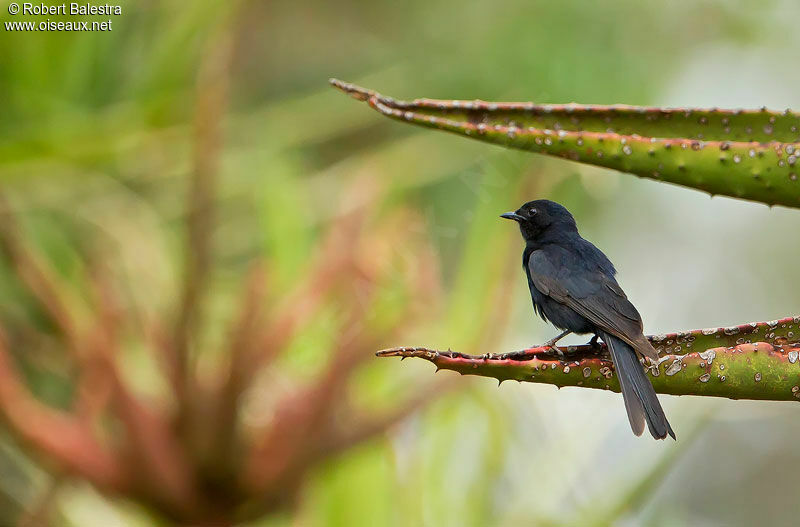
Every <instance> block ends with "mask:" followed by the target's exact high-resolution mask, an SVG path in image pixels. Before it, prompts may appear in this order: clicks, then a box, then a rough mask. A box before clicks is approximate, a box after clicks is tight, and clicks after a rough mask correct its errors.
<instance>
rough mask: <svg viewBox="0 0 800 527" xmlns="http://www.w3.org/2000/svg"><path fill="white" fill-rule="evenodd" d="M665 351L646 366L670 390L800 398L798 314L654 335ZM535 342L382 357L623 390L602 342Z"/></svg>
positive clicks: (658, 385) (400, 351)
mask: <svg viewBox="0 0 800 527" xmlns="http://www.w3.org/2000/svg"><path fill="white" fill-rule="evenodd" d="M648 338H649V339H650V340H651V342H652V343H653V345H654V346H655V348H656V350H657V351H658V352H659V361H658V364H657V365H652V366H650V367H649V368H648V370H649V374H650V380H651V381H652V383H653V387H654V388H655V390H656V391H657V392H659V393H667V394H671V395H705V396H710V397H726V398H729V399H761V400H770V401H793V400H797V399H800V360H798V357H799V356H800V316H797V317H788V318H784V319H781V320H773V321H770V322H753V323H751V324H743V325H740V326H732V327H726V328H711V329H702V330H695V331H684V332H680V333H670V334H664V335H655V336H651V337H648ZM561 350H562V351H563V352H564V353H565V354H566V356H567V357H566V359H565V360H559V359H558V357H556V356H555V355H554V354H552V353H551V350H547V349H544V348H531V349H527V350H523V351H518V352H513V353H505V354H496V355H495V354H487V355H474V356H473V355H464V354H461V353H457V352H452V351H436V350H432V349H428V348H392V349H388V350H383V351H379V352H378V356H379V357H403V358H405V357H418V358H422V359H425V360H428V361H430V362H432V363H433V364H435V365H436V368H437V370H439V369H443V370H453V371H457V372H459V373H461V374H463V375H479V376H483V377H493V378H495V379H498V380H499V381H500V382H503V381H506V380H516V381H520V382H523V381H524V382H538V383H546V384H555V385H556V386H559V387H561V386H583V387H585V388H598V389H605V390H612V391H615V392H619V383H618V381H617V379H616V376H615V375H614V367H613V364H612V363H611V361H610V360H609V359H608V355H607V353H605V350H604V349H601V350H597V349H593V348H591V347H589V346H588V345H584V346H570V347H565V348H561Z"/></svg>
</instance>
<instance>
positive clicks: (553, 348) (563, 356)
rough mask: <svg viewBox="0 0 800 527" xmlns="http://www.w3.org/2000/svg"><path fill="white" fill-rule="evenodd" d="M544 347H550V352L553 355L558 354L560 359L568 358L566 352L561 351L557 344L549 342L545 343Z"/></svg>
mask: <svg viewBox="0 0 800 527" xmlns="http://www.w3.org/2000/svg"><path fill="white" fill-rule="evenodd" d="M544 347H546V348H547V349H549V350H550V353H552V354H553V355H556V356H558V358H559V359H560V360H562V361H563V360H564V359H566V358H567V357H566V355H564V352H563V351H561V350H560V349H558V348H557V347H555V346H554V345H552V344H549V345H548V344H545V345H544Z"/></svg>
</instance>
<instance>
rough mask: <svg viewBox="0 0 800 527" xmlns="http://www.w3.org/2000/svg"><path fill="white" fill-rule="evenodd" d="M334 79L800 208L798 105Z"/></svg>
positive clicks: (463, 124)
mask: <svg viewBox="0 0 800 527" xmlns="http://www.w3.org/2000/svg"><path fill="white" fill-rule="evenodd" d="M330 82H331V84H332V85H333V86H335V87H336V88H338V89H340V90H342V91H344V92H345V93H347V94H349V95H351V96H352V97H354V98H356V99H358V100H361V101H365V102H367V103H368V104H369V105H370V106H371V107H372V108H374V109H375V110H377V111H379V112H380V113H382V114H383V115H385V116H387V117H391V118H393V119H397V120H400V121H405V122H409V123H413V124H417V125H421V126H427V127H430V128H435V129H438V130H445V131H448V132H453V133H457V134H460V135H465V136H468V137H472V138H474V139H478V140H481V141H485V142H488V143H495V144H499V145H503V146H507V147H511V148H518V149H521V150H529V151H531V152H537V153H542V154H548V155H554V156H559V157H564V158H566V159H570V160H573V161H578V162H581V163H588V164H592V165H597V166H602V167H607V168H612V169H616V170H620V171H623V172H629V173H632V174H635V175H637V176H641V177H646V178H651V179H655V180H658V181H665V182H668V183H674V184H678V185H683V186H686V187H691V188H695V189H699V190H704V191H706V192H708V193H710V194H712V195H714V194H720V195H725V196H731V197H734V198H741V199H747V200H751V201H758V202H762V203H766V204H768V205H785V206H788V207H800V181H799V180H798V172H800V165H797V161H798V158H799V157H800V150H799V149H800V114H798V113H796V112H790V111H789V110H786V111H784V112H773V111H768V110H767V109H766V108H762V109H760V110H724V109H717V108H711V109H696V108H656V107H643V106H627V105H614V106H596V105H581V104H574V103H573V104H554V105H543V104H534V103H530V102H521V103H497V102H485V101H480V100H474V101H458V100H435V99H416V100H413V101H400V100H395V99H393V98H391V97H386V96H384V95H381V94H380V93H377V92H375V91H372V90H368V89H366V88H362V87H360V86H356V85H353V84H348V83H345V82H342V81H339V80H336V79H331V81H330Z"/></svg>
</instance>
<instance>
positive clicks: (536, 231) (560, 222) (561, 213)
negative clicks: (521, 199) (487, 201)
mask: <svg viewBox="0 0 800 527" xmlns="http://www.w3.org/2000/svg"><path fill="white" fill-rule="evenodd" d="M500 217H501V218H505V219H507V220H514V221H516V222H517V223H519V230H520V232H522V237H523V238H525V240H536V239H537V238H539V237H540V236H542V235H543V234H545V233H547V232H550V231H552V230H554V229H557V230H558V231H560V232H578V227H577V226H576V225H575V218H573V217H572V214H570V212H569V211H568V210H567V209H566V208H564V207H563V206H562V205H559V204H558V203H556V202H555V201H550V200H546V199H537V200H535V201H529V202H528V203H526V204H524V205H523V206H521V207H520V208H518V209H517V210H516V211H514V212H506V213H505V214H501V215H500Z"/></svg>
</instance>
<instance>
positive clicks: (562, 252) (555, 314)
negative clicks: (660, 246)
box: [500, 199, 675, 439]
mask: <svg viewBox="0 0 800 527" xmlns="http://www.w3.org/2000/svg"><path fill="white" fill-rule="evenodd" d="M500 217H501V218H506V219H509V220H514V221H516V222H517V223H519V230H520V231H521V232H522V237H523V238H525V251H524V252H523V253H522V268H523V269H524V270H525V275H526V276H527V277H528V287H529V288H530V290H531V299H532V300H533V309H534V311H535V312H536V313H538V314H539V316H541V317H542V319H544V320H545V322H547V321H548V320H549V321H550V322H551V323H552V324H553V325H554V326H556V327H557V328H559V329H561V330H563V332H562V333H561V334H560V335H558V336H557V337H555V338H554V339H552V340H550V341H548V342H547V343H546V344H545V346H548V347H554V346H555V343H556V342H558V340H560V339H561V338H563V337H565V336H567V335H569V334H570V333H579V334H580V333H592V334H594V338H593V340H594V339H596V338H597V337H600V338H601V339H603V342H605V343H606V345H607V346H608V349H609V351H610V352H611V359H612V360H613V361H614V368H615V369H616V372H617V378H618V379H619V385H620V387H621V389H622V397H623V400H624V401H625V410H627V412H628V420H629V421H630V423H631V429H633V433H634V434H636V435H637V436H639V435H641V434H642V431H643V430H644V423H645V422H647V427H648V428H649V429H650V433H651V434H652V435H653V437H654V438H656V439H664V438H665V437H667V434H669V435H670V436H672V438H673V439H675V432H673V431H672V427H670V425H669V422H668V421H667V417H666V416H665V415H664V410H663V409H662V408H661V404H660V403H659V402H658V397H657V396H656V392H655V390H654V389H653V385H652V384H650V381H649V380H648V378H647V375H645V373H644V370H643V368H642V364H641V363H640V362H639V357H638V355H637V354H639V355H643V356H644V357H648V358H649V359H652V360H657V359H658V354H657V353H656V350H655V349H654V348H653V346H652V345H651V344H650V342H649V341H648V340H647V338H646V337H645V336H644V334H643V333H642V317H641V316H640V315H639V312H638V311H636V308H635V307H633V304H631V303H630V301H629V300H628V297H626V296H625V293H624V292H623V291H622V289H621V288H620V286H619V284H617V281H616V280H615V279H614V275H615V274H616V273H617V271H616V269H614V264H612V263H611V261H610V260H609V259H608V258H607V257H606V255H605V254H603V253H602V251H600V249H598V248H597V247H595V246H594V245H592V244H591V243H590V242H588V241H586V240H584V239H583V238H582V237H581V235H580V234H578V227H577V225H576V224H575V218H573V217H572V214H570V213H569V211H568V210H567V209H566V208H564V207H563V206H561V205H559V204H558V203H555V202H553V201H549V200H545V199H541V200H536V201H530V202H528V203H526V204H525V205H523V206H522V207H520V208H519V209H518V210H517V211H516V212H506V213H505V214H502V215H501V216H500ZM556 351H558V350H557V349H556ZM559 353H560V351H559Z"/></svg>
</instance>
